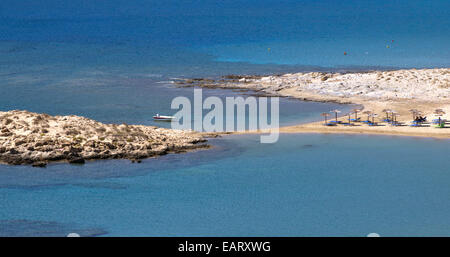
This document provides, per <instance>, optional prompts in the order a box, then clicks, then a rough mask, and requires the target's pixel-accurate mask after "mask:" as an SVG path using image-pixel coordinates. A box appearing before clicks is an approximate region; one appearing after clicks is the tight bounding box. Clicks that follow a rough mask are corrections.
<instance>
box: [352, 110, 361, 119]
mask: <svg viewBox="0 0 450 257" xmlns="http://www.w3.org/2000/svg"><path fill="white" fill-rule="evenodd" d="M360 111H361V109H356V108H355V109H352V112H353V113H354V114H355V120H357V119H358V112H360Z"/></svg>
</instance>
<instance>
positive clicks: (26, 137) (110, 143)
mask: <svg viewBox="0 0 450 257" xmlns="http://www.w3.org/2000/svg"><path fill="white" fill-rule="evenodd" d="M206 141H207V140H206V139H205V135H203V134H201V133H197V132H191V131H181V130H172V129H165V128H158V127H154V126H144V125H127V124H104V123H101V122H98V121H95V120H92V119H88V118H85V117H80V116H74V115H71V116H50V115H48V114H39V113H33V112H28V111H18V110H14V111H8V112H0V162H1V163H5V164H12V165H20V164H28V165H32V166H35V167H45V166H46V165H47V163H49V162H69V163H77V164H82V163H84V162H85V161H87V160H97V159H130V160H132V161H133V162H140V160H141V159H144V158H149V157H155V156H160V155H164V154H167V153H180V152H186V151H187V150H193V149H200V148H207V147H209V145H207V144H205V142H206Z"/></svg>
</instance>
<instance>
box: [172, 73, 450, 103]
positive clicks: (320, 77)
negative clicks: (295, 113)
mask: <svg viewBox="0 0 450 257" xmlns="http://www.w3.org/2000/svg"><path fill="white" fill-rule="evenodd" d="M175 83H176V82H175ZM184 85H189V86H199V87H215V88H226V89H234V90H237V89H241V90H252V91H257V92H259V93H266V94H268V95H278V94H279V92H280V91H282V90H285V89H291V88H293V89H294V90H295V91H297V92H298V93H299V95H301V94H313V95H316V96H320V98H321V101H323V100H327V99H329V100H332V99H336V98H338V99H346V98H347V99H348V98H352V97H359V98H364V99H377V100H391V99H414V100H419V101H429V100H430V99H436V100H441V101H448V98H450V69H448V68H443V69H407V70H393V71H366V72H345V73H339V72H334V73H326V72H302V73H293V74H291V73H290V74H284V75H272V76H264V77H261V76H239V75H229V76H225V77H223V79H221V80H216V81H213V82H211V81H208V82H207V83H206V82H204V81H202V80H199V79H197V80H191V81H189V83H185V84H184ZM314 99H315V100H317V97H316V98H314ZM333 101H334V100H333ZM340 102H345V100H343V101H340Z"/></svg>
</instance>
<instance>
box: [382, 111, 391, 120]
mask: <svg viewBox="0 0 450 257" xmlns="http://www.w3.org/2000/svg"><path fill="white" fill-rule="evenodd" d="M382 112H384V113H386V119H387V120H388V119H389V113H392V110H391V109H383V111H382Z"/></svg>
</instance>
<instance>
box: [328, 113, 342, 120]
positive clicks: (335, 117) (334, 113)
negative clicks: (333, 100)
mask: <svg viewBox="0 0 450 257" xmlns="http://www.w3.org/2000/svg"><path fill="white" fill-rule="evenodd" d="M330 112H334V115H335V118H336V122H337V121H338V120H337V114H338V113H340V112H341V111H339V110H332V111H330Z"/></svg>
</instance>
